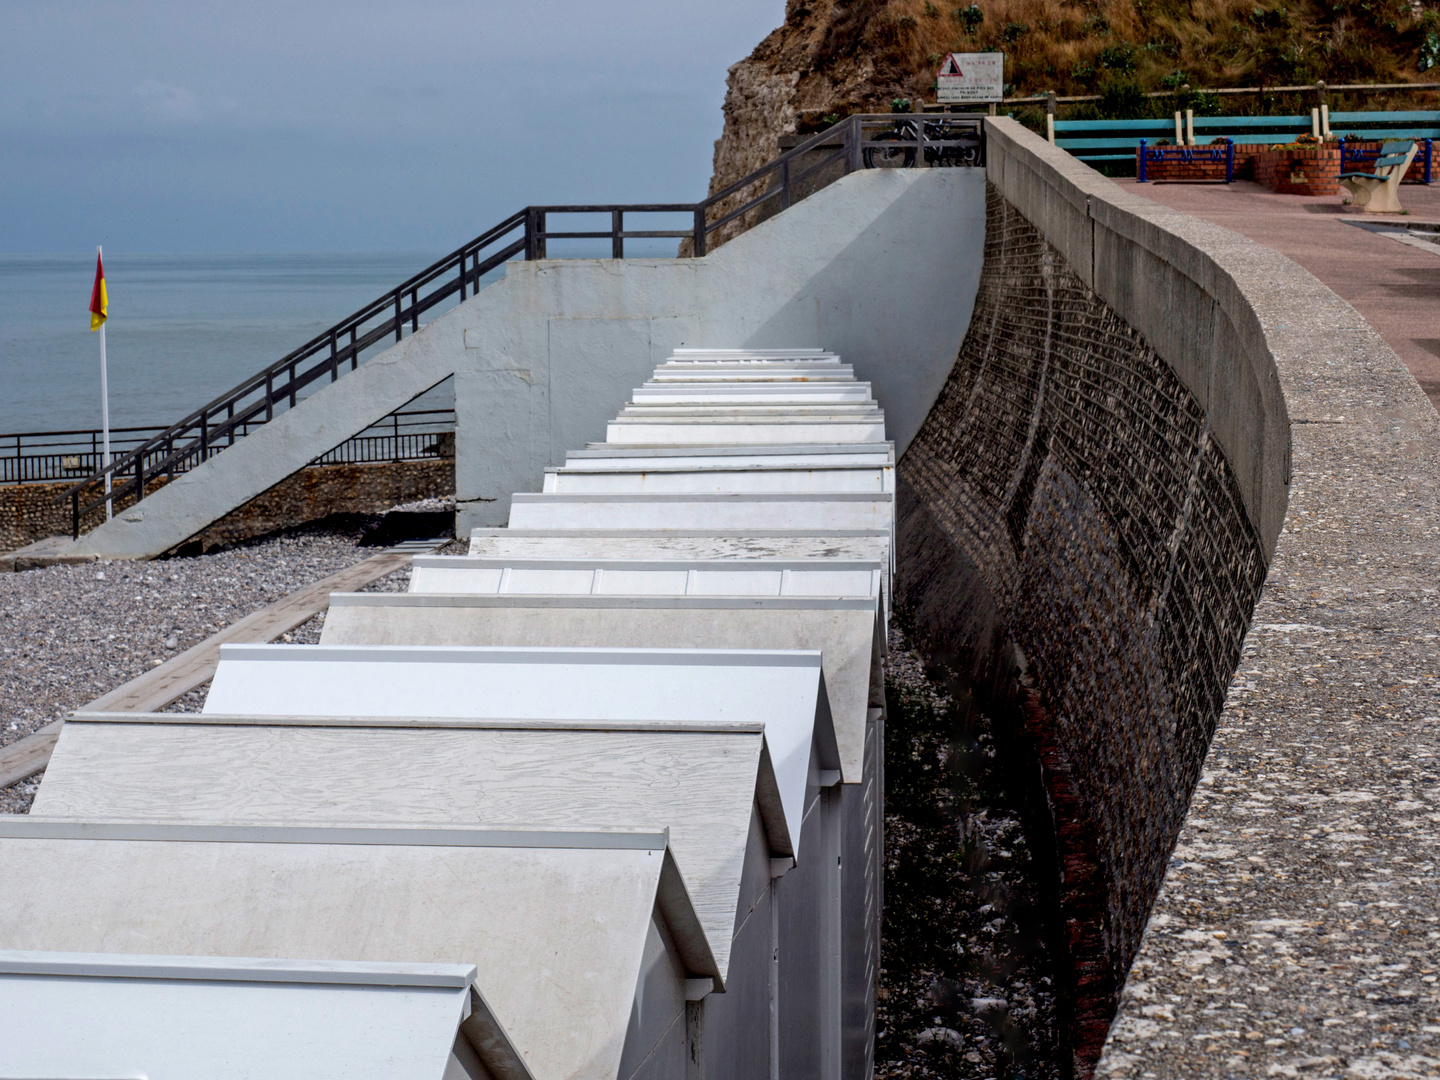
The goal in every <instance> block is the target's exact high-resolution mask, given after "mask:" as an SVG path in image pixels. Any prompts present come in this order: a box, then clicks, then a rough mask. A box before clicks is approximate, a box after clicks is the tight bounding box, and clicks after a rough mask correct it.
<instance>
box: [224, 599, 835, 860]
mask: <svg viewBox="0 0 1440 1080" xmlns="http://www.w3.org/2000/svg"><path fill="white" fill-rule="evenodd" d="M342 595H346V594H337V597H336V598H335V599H338V597H339V596H342ZM350 595H354V596H358V597H370V596H373V595H379V594H370V593H357V594H350ZM400 595H401V596H406V595H408V594H400ZM335 599H332V603H334V602H335ZM412 599H415V600H420V601H424V600H426V599H429V598H427V597H412ZM485 599H496V598H485ZM336 610H337V609H335V608H333V607H332V609H331V615H330V617H329V618H327V620H326V622H327V623H328V622H329V621H330V620H331V619H333V618H334V617H335V611H336ZM358 610H363V609H357V611H358ZM327 633H328V627H327ZM562 637H563V635H562ZM383 640H384V641H387V642H390V641H396V640H406V641H411V642H414V643H415V644H413V645H390V644H384V645H358V644H330V643H328V642H327V643H325V644H322V645H222V646H221V647H220V663H219V665H218V666H217V668H216V671H215V678H214V680H213V681H212V682H211V684H210V693H209V696H208V697H207V698H206V699H205V712H206V713H234V714H245V713H252V714H255V715H275V716H288V715H307V714H308V715H312V716H335V715H342V716H343V715H346V714H349V715H352V716H387V715H388V716H456V717H493V718H506V719H511V718H513V719H537V720H541V719H543V720H594V721H604V720H617V721H633V720H664V721H672V722H686V721H691V722H699V723H705V722H709V721H721V722H724V721H742V722H751V723H753V722H756V721H760V722H762V723H764V724H765V737H766V743H767V745H768V747H769V751H770V757H771V762H772V764H773V766H774V769H775V777H776V781H777V784H778V786H779V788H780V793H781V802H782V804H783V806H784V809H785V819H786V822H787V823H789V824H790V833H791V841H792V843H797V844H798V842H799V838H800V822H801V818H802V814H801V807H802V806H803V803H804V798H805V792H806V790H807V788H808V784H809V779H810V758H811V744H812V742H813V740H814V737H815V733H816V730H817V727H819V729H820V730H821V731H822V737H825V738H827V741H828V735H827V734H825V733H828V732H831V731H833V730H834V728H833V727H832V726H831V723H830V719H829V718H830V705H829V699H828V697H827V696H826V693H825V683H824V680H823V678H822V676H821V670H822V669H821V657H820V653H819V652H818V651H814V650H812V651H801V650H772V651H766V650H760V649H735V650H701V649H667V648H652V649H625V648H614V649H607V648H524V647H521V648H484V647H481V648H475V647H466V646H461V647H439V648H437V647H432V646H429V645H427V644H425V642H424V639H423V636H420V635H419V634H418V632H417V633H416V634H415V635H411V636H408V637H402V638H396V637H390V638H385V639H383ZM565 643H566V644H567V645H568V644H573V641H571V640H569V639H566V641H565Z"/></svg>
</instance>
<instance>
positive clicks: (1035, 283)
mask: <svg viewBox="0 0 1440 1080" xmlns="http://www.w3.org/2000/svg"><path fill="white" fill-rule="evenodd" d="M987 195H988V206H987V219H986V242H985V268H984V272H983V276H982V278H981V284H980V291H979V296H978V297H977V300H976V306H975V315H974V318H973V319H972V321H971V328H970V333H969V335H968V336H967V338H966V340H965V344H964V346H963V348H962V349H961V352H960V356H959V359H958V361H957V362H956V365H955V368H954V370H953V372H952V374H951V377H950V380H949V382H948V383H947V384H946V385H945V387H944V389H943V391H942V392H941V394H940V396H939V398H938V399H937V401H936V403H935V405H934V407H933V408H932V410H931V412H930V415H929V417H928V419H927V420H926V422H925V425H924V426H923V427H922V428H921V431H920V433H919V435H918V436H917V437H916V439H915V441H914V442H913V443H912V444H911V446H910V448H909V449H908V451H907V452H906V454H905V456H904V458H903V459H902V461H901V462H900V468H899V498H900V515H901V516H900V535H901V540H900V557H899V559H898V565H899V567H900V575H901V578H900V583H899V590H900V591H899V593H898V595H899V597H900V599H901V601H902V603H904V604H905V605H907V606H908V607H909V609H910V610H911V612H912V615H913V617H914V618H915V619H916V620H917V623H918V624H919V628H920V629H921V632H922V633H924V634H926V635H927V636H928V637H929V638H930V639H931V641H932V643H935V644H939V645H941V647H942V648H944V649H946V651H948V652H951V653H952V654H964V655H966V656H967V658H968V659H969V661H970V663H971V665H972V667H976V668H980V669H991V670H992V671H993V670H995V668H996V664H997V663H999V662H1001V661H1000V660H999V658H1000V657H1001V655H1002V653H1003V649H1002V647H1001V646H1000V645H999V637H998V635H1005V636H1008V639H1009V642H1010V643H1011V644H1013V646H1014V647H1016V648H1017V649H1018V654H1017V655H1018V657H1020V658H1021V659H1020V660H1019V662H1018V663H1017V664H1014V665H1013V667H1014V668H1015V670H1013V671H1009V672H1001V673H1000V677H1001V681H1004V680H1006V679H1012V678H1019V679H1020V680H1021V684H1020V685H1019V688H1018V702H1019V704H1020V705H1021V706H1022V707H1021V709H1020V710H1019V714H1020V715H1022V716H1023V717H1024V718H1025V719H1026V721H1028V722H1027V724H1026V726H1027V727H1028V728H1030V732H1029V734H1030V739H1031V746H1032V749H1033V751H1034V752H1035V753H1036V754H1037V755H1038V756H1039V757H1040V758H1041V759H1042V761H1044V763H1045V767H1046V772H1047V774H1048V776H1047V783H1048V786H1049V789H1050V797H1051V800H1052V803H1057V804H1059V803H1063V804H1064V805H1063V806H1059V805H1057V807H1056V809H1057V810H1058V813H1057V818H1060V819H1062V820H1058V821H1057V823H1056V824H1057V833H1058V836H1059V843H1060V849H1061V850H1060V852H1059V854H1060V857H1061V859H1062V862H1064V863H1065V865H1066V874H1065V879H1066V880H1065V881H1064V883H1063V886H1062V903H1063V905H1064V908H1065V911H1064V914H1065V917H1066V921H1067V924H1068V925H1069V942H1068V945H1069V949H1070V952H1071V963H1072V965H1073V966H1074V968H1075V972H1076V979H1077V983H1078V985H1077V986H1076V987H1075V991H1076V996H1077V1001H1076V1003H1075V1007H1076V1017H1075V1021H1076V1029H1077V1030H1076V1032H1075V1035H1076V1041H1077V1043H1078V1044H1079V1049H1080V1057H1081V1058H1082V1059H1088V1061H1089V1062H1091V1063H1093V1060H1094V1057H1095V1056H1096V1055H1097V1054H1098V1052H1099V1049H1100V1044H1101V1042H1102V1041H1103V1039H1104V1035H1105V1030H1106V1027H1107V1025H1108V1019H1109V1014H1110V1012H1111V1011H1112V1010H1113V1007H1114V1001H1115V995H1116V993H1117V992H1118V987H1119V985H1120V984H1121V982H1122V981H1123V978H1124V973H1125V971H1126V970H1127V969H1128V967H1129V965H1130V962H1131V960H1132V959H1133V957H1134V955H1135V952H1136V950H1137V948H1138V946H1139V942H1140V937H1141V933H1142V931H1143V929H1144V926H1145V920H1146V916H1147V914H1148V912H1149V910H1150V906H1151V904H1152V902H1153V901H1154V898H1155V895H1156V892H1157V890H1158V889H1159V886H1160V882H1161V879H1162V878H1163V876H1164V873H1165V868H1166V865H1167V862H1168V859H1169V852H1170V849H1171V847H1172V846H1173V844H1174V840H1175V835H1176V833H1177V831H1178V829H1179V827H1180V823H1181V821H1182V819H1183V817H1184V813H1185V808H1186V806H1187V804H1188V801H1189V796H1190V792H1191V791H1192V790H1193V788H1194V786H1195V783H1196V781H1197V780H1198V778H1199V775H1200V769H1201V763H1202V761H1203V759H1204V756H1205V750H1206V747H1207V746H1208V744H1209V742H1210V738H1211V736H1212V734H1213V732H1214V728H1215V720H1216V717H1217V716H1218V715H1219V712H1220V708H1221V705H1222V703H1223V701H1224V697H1225V691H1226V687H1227V685H1228V682H1229V679H1230V674H1231V672H1232V671H1233V670H1234V668H1235V665H1236V662H1237V660H1238V658H1239V655H1240V648H1241V643H1242V641H1243V638H1244V634H1245V630H1246V627H1247V625H1248V622H1249V618H1250V614H1251V611H1252V610H1253V608H1254V604H1255V599H1256V596H1257V594H1258V592H1259V588H1260V584H1261V582H1262V580H1263V578H1264V571H1265V560H1264V558H1263V554H1262V544H1261V541H1260V538H1259V537H1258V535H1257V534H1256V532H1255V530H1254V528H1253V527H1252V526H1251V524H1250V522H1249V520H1248V518H1247V516H1246V512H1245V509H1244V506H1243V501H1242V499H1241V497H1240V493H1239V490H1238V488H1237V486H1236V482H1235V478H1234V476H1233V474H1232V472H1231V470H1230V467H1229V465H1228V464H1227V462H1226V460H1225V457H1224V454H1223V453H1222V452H1221V450H1220V447H1219V446H1218V444H1217V443H1216V442H1215V440H1214V439H1213V438H1212V437H1211V433H1210V430H1209V425H1208V423H1207V420H1206V416H1205V412H1204V410H1203V409H1202V407H1201V406H1200V404H1199V402H1197V401H1196V399H1195V397H1194V396H1193V395H1192V394H1191V393H1190V392H1189V390H1188V389H1187V388H1186V387H1185V385H1184V384H1183V383H1182V382H1181V381H1180V380H1179V379H1178V378H1177V377H1176V375H1175V374H1174V373H1173V372H1172V371H1171V369H1170V367H1169V365H1167V364H1166V362H1165V361H1164V360H1162V359H1161V358H1160V357H1159V355H1158V354H1157V353H1156V352H1155V350H1154V348H1152V347H1151V346H1150V345H1149V344H1148V343H1147V342H1146V341H1145V340H1144V339H1143V338H1142V337H1141V336H1140V335H1139V334H1138V333H1137V332H1136V331H1135V330H1134V329H1132V328H1131V327H1130V326H1128V325H1127V324H1126V323H1125V322H1124V321H1123V320H1122V319H1121V318H1120V317H1119V316H1118V315H1117V314H1116V313H1115V311H1114V310H1113V309H1111V308H1110V307H1109V306H1108V305H1107V304H1105V303H1104V302H1103V301H1101V300H1100V299H1099V298H1098V297H1097V296H1096V295H1095V293H1094V292H1093V291H1092V290H1091V289H1090V288H1089V287H1088V286H1087V285H1086V284H1085V283H1084V282H1083V281H1082V280H1081V279H1080V278H1079V277H1078V276H1077V275H1076V274H1075V272H1074V271H1073V270H1072V269H1071V268H1070V267H1069V266H1067V265H1066V263H1065V260H1064V259H1063V258H1062V257H1061V256H1060V254H1059V252H1058V251H1057V250H1056V249H1055V248H1054V247H1053V246H1052V245H1051V244H1049V243H1048V242H1047V241H1046V240H1045V239H1044V237H1043V236H1041V234H1040V233H1039V231H1038V230H1037V229H1036V228H1035V226H1034V225H1033V224H1032V223H1031V222H1029V221H1027V220H1026V219H1025V218H1024V217H1023V216H1022V215H1021V214H1020V213H1019V212H1018V211H1017V210H1016V209H1015V208H1014V207H1013V206H1011V205H1010V204H1009V203H1007V202H1006V201H1005V200H1004V199H1003V198H1002V197H1001V195H1000V194H999V192H998V191H997V190H996V189H995V187H994V186H993V185H992V186H990V188H989V190H988V193H987ZM957 562H960V563H964V564H965V565H966V567H967V569H966V571H965V572H963V573H961V574H958V575H957V574H955V573H954V571H953V567H954V566H955V565H956V564H957ZM938 564H946V565H948V566H949V567H951V570H950V571H948V572H947V571H945V570H943V569H941V568H940V566H939V565H938ZM946 578H948V581H945V580H942V579H946ZM977 603H978V606H979V607H981V608H988V609H990V610H992V611H993V613H994V614H993V623H992V625H991V626H990V627H989V628H988V630H979V631H978V632H977V628H976V627H974V626H973V625H972V626H969V627H965V626H960V627H957V626H956V625H955V619H954V616H955V614H956V613H957V612H958V611H960V610H962V609H966V608H968V609H969V610H970V611H971V612H972V618H973V611H974V610H975V608H976V606H977ZM997 628H1003V630H1002V629H997ZM957 631H958V633H957ZM1002 667H1003V663H1002ZM998 689H999V692H1000V693H1002V694H1004V693H1005V690H1004V688H1003V687H1001V688H998Z"/></svg>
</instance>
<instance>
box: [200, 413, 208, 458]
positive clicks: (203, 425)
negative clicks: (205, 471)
mask: <svg viewBox="0 0 1440 1080" xmlns="http://www.w3.org/2000/svg"><path fill="white" fill-rule="evenodd" d="M209 456H210V415H209V413H201V414H200V460H201V461H204V460H205V459H206V458H208V457H209Z"/></svg>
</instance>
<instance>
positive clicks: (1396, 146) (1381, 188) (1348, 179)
mask: <svg viewBox="0 0 1440 1080" xmlns="http://www.w3.org/2000/svg"><path fill="white" fill-rule="evenodd" d="M1414 157H1415V142H1414V140H1412V139H1405V140H1402V141H1400V142H1387V143H1386V144H1385V145H1384V146H1382V147H1380V154H1379V156H1378V157H1377V158H1376V159H1375V164H1374V166H1373V167H1372V169H1371V171H1369V172H1343V171H1342V172H1341V173H1340V183H1341V184H1342V185H1344V187H1345V189H1346V190H1347V191H1349V192H1350V195H1351V197H1352V201H1353V202H1354V204H1355V208H1356V209H1357V210H1363V211H1365V212H1366V213H1368V214H1398V213H1400V211H1401V207H1400V198H1399V189H1400V180H1401V178H1402V177H1404V175H1405V170H1407V169H1408V168H1410V162H1411V161H1412V160H1414Z"/></svg>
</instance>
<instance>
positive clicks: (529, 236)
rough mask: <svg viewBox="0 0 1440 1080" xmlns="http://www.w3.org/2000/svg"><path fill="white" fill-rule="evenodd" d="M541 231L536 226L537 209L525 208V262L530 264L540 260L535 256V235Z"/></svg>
mask: <svg viewBox="0 0 1440 1080" xmlns="http://www.w3.org/2000/svg"><path fill="white" fill-rule="evenodd" d="M539 231H540V230H539V229H538V228H537V227H536V225H535V208H534V207H533V206H527V207H526V208H525V261H526V262H530V261H532V260H534V259H537V258H539V256H537V255H536V254H535V234H536V233H537V232H539Z"/></svg>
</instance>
